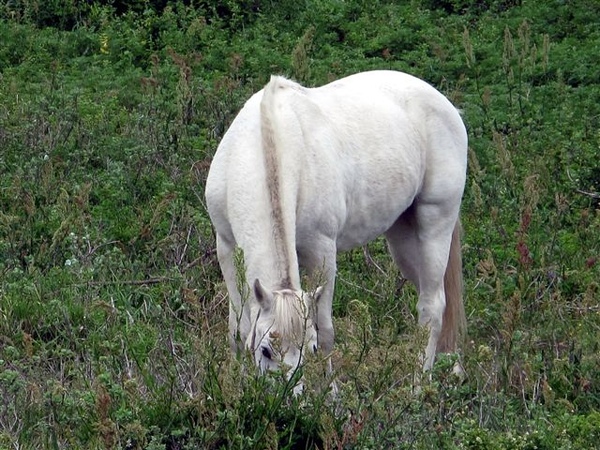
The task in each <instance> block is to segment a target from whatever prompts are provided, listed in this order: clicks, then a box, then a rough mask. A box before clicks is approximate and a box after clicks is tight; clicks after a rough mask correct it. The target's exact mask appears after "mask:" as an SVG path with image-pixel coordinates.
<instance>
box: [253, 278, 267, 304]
mask: <svg viewBox="0 0 600 450" xmlns="http://www.w3.org/2000/svg"><path fill="white" fill-rule="evenodd" d="M254 296H255V297H256V300H257V301H258V303H259V305H260V306H261V307H262V308H263V309H269V308H270V307H271V295H270V294H269V293H268V292H267V291H266V289H265V288H264V287H263V285H262V284H261V283H260V281H259V279H258V278H257V279H256V280H254Z"/></svg>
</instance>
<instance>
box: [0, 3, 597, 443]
mask: <svg viewBox="0 0 600 450" xmlns="http://www.w3.org/2000/svg"><path fill="white" fill-rule="evenodd" d="M190 3H191V4H192V6H190V5H189V4H190ZM599 17H600V4H599V3H598V2H597V1H595V0H580V1H570V0H550V1H542V0H532V1H527V2H521V1H518V0H494V1H490V2H481V1H476V0H447V1H444V0H411V1H406V2H392V1H383V0H382V1H362V0H353V1H338V0H307V1H304V2H298V1H290V0H283V1H280V2H275V1H266V0H253V1H249V0H226V1H224V2H210V1H197V2H182V1H179V2H174V1H158V0H137V1H133V2H121V1H116V0H113V1H103V2H76V1H62V2H61V1H54V2H42V1H39V0H19V1H0V449H40V448H48V449H63V448H86V449H96V448H98V449H103V448H106V449H112V448H121V449H153V450H157V449H195V448H240V449H241V448H244V449H246V448H257V449H262V448H264V449H275V448H321V449H351V448H356V449H365V448H373V449H379V448H400V449H413V448H414V449H428V448H448V449H521V450H525V449H587V448H593V447H596V446H597V445H598V442H599V440H600V345H599V336H600V301H599V300H600V286H599V281H598V280H599V278H600V165H599V161H600V158H599V155H600V71H599V70H598V65H597V56H598V51H599V49H600V28H599V27H598V18H599ZM375 68H389V69H397V70H403V71H406V72H409V73H412V74H414V75H416V76H419V77H422V78H424V79H426V80H428V81H429V82H430V83H432V84H433V85H435V86H436V87H438V88H439V89H440V90H441V91H442V92H444V93H445V94H446V95H447V96H448V97H449V98H451V99H452V100H453V101H454V102H455V104H456V105H457V106H458V107H459V108H460V109H462V110H463V113H464V118H465V122H466V123H467V125H468V128H469V135H470V142H471V143H470V147H471V148H470V157H469V163H470V168H469V179H468V183H467V190H466V193H465V198H464V203H463V226H464V248H463V252H464V264H465V270H464V272H465V296H466V310H467V315H468V323H469V336H468V339H467V342H466V344H465V347H464V351H463V355H462V361H463V365H464V367H465V369H466V372H467V374H468V377H467V378H466V380H464V381H463V382H461V381H460V380H457V379H456V378H455V377H454V376H453V375H452V374H451V367H452V365H453V359H452V358H450V357H448V358H441V360H440V361H439V362H438V363H437V365H436V368H435V370H434V372H433V374H432V379H431V381H425V382H424V383H423V385H422V389H421V391H420V392H418V393H416V392H413V374H414V373H415V371H416V370H417V369H416V368H417V361H416V359H417V351H418V349H419V348H421V346H422V342H423V333H422V332H420V331H419V330H418V329H417V327H416V325H415V312H414V304H415V301H416V298H415V293H414V289H413V288H412V287H411V286H409V285H408V284H406V285H405V284H403V283H402V279H401V278H400V277H399V275H398V273H397V272H396V270H395V269H394V268H393V264H392V263H391V261H390V259H389V257H388V256H387V253H386V252H385V245H384V243H383V242H382V241H377V242H375V243H373V244H372V245H370V246H369V248H368V253H364V252H363V251H362V250H357V251H355V252H351V253H349V254H346V255H343V256H341V257H340V277H339V282H338V289H337V293H336V304H335V314H336V329H337V343H336V351H335V355H334V361H335V367H336V377H337V380H338V381H337V383H338V387H339V389H340V393H339V396H338V398H337V399H336V400H335V401H332V400H331V398H330V397H329V395H328V394H327V393H326V392H323V391H322V390H320V389H317V388H315V389H310V390H308V391H307V392H306V394H305V395H303V396H301V397H300V398H294V397H293V396H292V395H291V391H290V385H289V384H288V383H286V382H285V381H284V380H283V379H282V378H281V376H279V375H277V374H276V375H274V376H272V377H266V378H264V377H262V378H261V377H257V376H256V374H255V373H254V370H253V369H252V365H251V363H249V361H248V360H245V359H243V358H241V359H240V360H237V359H235V358H231V357H230V355H229V350H228V346H227V343H226V323H227V320H226V314H227V300H226V297H225V294H224V286H223V284H222V279H221V276H220V273H219V270H218V266H217V262H216V257H215V253H214V237H213V234H212V230H211V225H210V222H209V220H208V218H207V215H206V211H205V208H204V200H203V190H204V180H205V178H206V174H207V171H208V165H209V163H210V160H211V157H212V155H213V153H214V151H215V149H216V147H217V145H218V142H219V140H220V138H221V137H222V136H223V133H224V132H225V130H226V129H227V127H228V125H229V123H230V122H231V120H232V119H233V117H234V116H235V114H236V112H237V111H238V110H239V108H240V107H241V106H242V105H243V102H244V101H245V99H246V98H248V97H249V95H250V94H251V93H252V92H253V91H256V90H258V89H259V88H260V87H262V86H263V85H264V84H265V83H266V82H267V80H268V77H269V76H270V74H271V73H281V74H285V75H288V76H291V77H294V78H296V79H298V80H301V81H302V82H303V83H305V84H307V85H313V86H315V85H321V84H324V83H326V82H328V81H329V80H332V79H336V78H340V77H342V76H344V75H348V74H351V73H354V72H357V71H362V70H368V69H375ZM365 255H367V256H368V257H365ZM304 373H305V376H306V378H307V382H308V384H309V385H313V386H318V385H320V384H322V380H321V374H322V372H321V369H320V364H319V361H309V362H308V363H307V366H306V367H305V368H304Z"/></svg>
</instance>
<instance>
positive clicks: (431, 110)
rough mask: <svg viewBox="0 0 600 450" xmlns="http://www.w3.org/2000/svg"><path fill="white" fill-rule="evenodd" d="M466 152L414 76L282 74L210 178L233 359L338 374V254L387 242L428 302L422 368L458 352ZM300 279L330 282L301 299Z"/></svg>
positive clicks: (454, 120) (221, 150)
mask: <svg viewBox="0 0 600 450" xmlns="http://www.w3.org/2000/svg"><path fill="white" fill-rule="evenodd" d="M467 142H468V139H467V132H466V129H465V125H464V124H463V121H462V119H461V116H460V113H459V111H458V110H457V109H456V108H455V107H454V106H453V105H452V103H451V102H450V101H449V100H448V99H447V98H446V97H445V96H444V95H443V94H441V93H440V92H439V91H437V90H436V89H435V88H434V87H432V86H431V85H430V84H428V83H427V82H425V81H423V80H420V79H418V78H416V77H414V76H411V75H408V74H405V73H402V72H397V71H387V70H382V71H369V72H362V73H357V74H354V75H351V76H348V77H346V78H342V79H340V80H337V81H334V82H332V83H330V84H326V85H324V86H322V87H317V88H307V87H303V86H301V85H300V84H298V83H296V82H294V81H292V80H289V79H286V78H284V77H281V76H272V77H271V79H270V81H269V83H268V84H267V85H266V86H265V87H264V88H263V89H262V90H260V91H259V92H257V93H255V94H254V95H253V96H251V97H250V99H248V100H247V102H246V103H245V104H244V106H243V107H242V109H241V111H240V112H239V113H238V115H237V116H236V117H235V119H234V120H233V122H232V124H231V126H230V128H229V129H228V130H227V132H226V133H225V135H224V136H223V139H222V140H221V142H220V144H219V146H218V148H217V151H216V153H215V155H214V158H213V160H212V162H211V165H210V169H209V173H208V176H207V180H206V191H205V196H206V206H207V210H208V213H209V216H210V219H211V221H212V224H213V226H214V229H215V234H216V251H217V258H218V261H219V265H220V268H221V271H222V274H223V277H224V280H225V284H226V287H227V291H228V296H229V341H230V345H231V350H232V352H234V353H235V352H238V351H240V350H243V349H247V350H249V351H250V352H251V354H252V355H253V359H254V361H255V363H256V365H257V367H258V368H259V369H260V370H261V371H262V372H265V371H268V370H275V369H278V368H281V367H282V364H284V366H285V367H287V370H288V372H287V376H288V378H289V377H291V376H292V375H293V373H294V371H295V370H297V369H298V367H300V365H301V364H302V362H303V361H304V356H305V355H306V354H307V352H317V351H318V349H320V350H321V351H322V352H324V354H325V355H326V358H327V359H328V360H329V370H331V362H330V361H331V359H330V357H329V356H330V355H331V352H332V350H333V346H334V329H333V320H332V301H333V295H334V286H335V278H336V264H337V263H336V255H337V253H338V252H342V251H346V250H350V249H352V248H355V247H359V246H364V245H366V244H367V243H368V242H370V241H372V240H374V239H375V238H377V237H379V236H380V235H384V236H385V239H386V240H387V244H388V248H389V251H390V253H391V255H392V258H393V260H394V262H395V263H396V265H397V266H398V268H399V269H400V271H401V273H402V274H403V276H404V277H405V278H407V279H408V280H410V281H411V282H412V283H414V285H415V286H416V289H417V292H418V302H417V311H418V322H419V324H420V325H421V326H423V327H426V329H428V332H429V337H428V341H427V344H426V348H425V349H424V354H422V355H421V360H422V365H423V370H424V371H429V370H430V369H431V368H432V366H433V363H434V359H435V355H436V353H439V352H455V351H457V345H458V342H459V340H460V337H461V336H462V333H463V331H464V330H465V329H466V325H465V313H464V306H463V300H462V260H461V247H460V245H461V244H460V238H461V236H460V219H459V210H460V204H461V199H462V195H463V190H464V185H465V179H466V169H467V145H468V144H467ZM236 248H239V249H241V253H242V254H243V268H240V270H243V275H242V278H243V279H244V282H243V283H241V284H242V285H243V286H238V284H239V283H238V281H237V280H238V276H237V274H238V268H237V267H236V266H238V267H239V264H236V251H237V250H236ZM301 269H302V270H303V271H305V273H306V274H307V275H308V277H309V279H310V277H320V278H321V280H322V281H324V283H322V285H321V286H319V287H318V288H316V289H314V290H313V291H305V290H303V288H302V286H301V280H302V279H303V277H302V276H301V272H300V270H301ZM294 389H295V392H296V391H300V390H302V381H301V380H300V381H299V382H298V384H297V385H296V388H294Z"/></svg>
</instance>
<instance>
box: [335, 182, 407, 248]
mask: <svg viewBox="0 0 600 450" xmlns="http://www.w3.org/2000/svg"><path fill="white" fill-rule="evenodd" d="M416 193H417V189H416V187H415V186H412V185H410V184H409V185H407V186H397V185H396V186H394V188H392V189H383V190H374V189H373V188H372V187H371V188H370V189H365V190H364V191H363V192H362V194H361V195H360V196H358V198H356V197H355V198H353V199H352V200H351V201H350V202H348V209H347V213H346V221H345V223H344V226H343V227H342V229H341V230H340V233H339V234H338V237H337V248H338V250H339V251H345V250H350V249H352V248H355V247H359V246H362V245H365V244H367V243H368V242H370V241H372V240H374V239H376V238H377V237H378V236H380V235H382V234H383V233H385V232H386V231H387V230H388V229H389V228H390V227H391V226H392V225H393V224H394V222H396V220H397V219H398V217H400V215H401V214H402V213H403V212H404V211H406V209H408V207H410V205H411V204H412V203H413V201H414V198H415V196H416Z"/></svg>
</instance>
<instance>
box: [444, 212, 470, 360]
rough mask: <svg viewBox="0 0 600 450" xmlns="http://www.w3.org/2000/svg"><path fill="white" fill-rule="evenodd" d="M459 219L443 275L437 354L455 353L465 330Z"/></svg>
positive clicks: (453, 233)
mask: <svg viewBox="0 0 600 450" xmlns="http://www.w3.org/2000/svg"><path fill="white" fill-rule="evenodd" d="M460 235H461V226H460V219H459V220H457V221H456V225H455V226H454V231H453V232H452V243H451V245H450V255H449V256H448V265H447V266H446V273H445V274H444V290H445V291H446V309H445V310H444V317H443V319H442V331H441V333H440V337H439V339H438V344H437V352H438V353H451V352H455V351H457V347H458V345H459V344H460V343H461V342H460V341H461V340H462V339H463V338H464V335H465V333H466V329H467V320H466V317H465V307H464V304H463V279H462V255H461V244H460Z"/></svg>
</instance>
